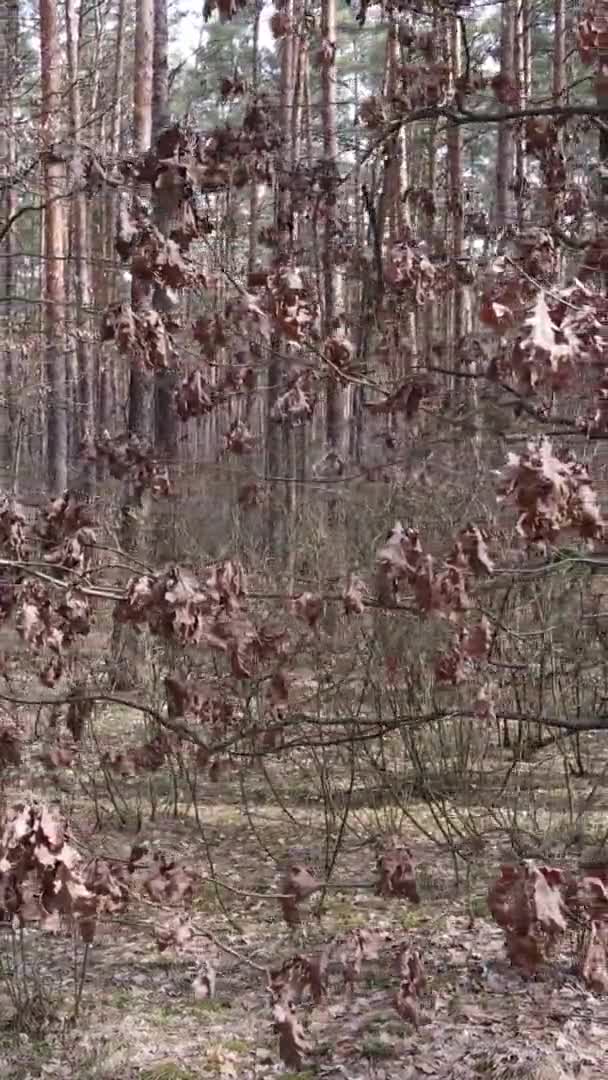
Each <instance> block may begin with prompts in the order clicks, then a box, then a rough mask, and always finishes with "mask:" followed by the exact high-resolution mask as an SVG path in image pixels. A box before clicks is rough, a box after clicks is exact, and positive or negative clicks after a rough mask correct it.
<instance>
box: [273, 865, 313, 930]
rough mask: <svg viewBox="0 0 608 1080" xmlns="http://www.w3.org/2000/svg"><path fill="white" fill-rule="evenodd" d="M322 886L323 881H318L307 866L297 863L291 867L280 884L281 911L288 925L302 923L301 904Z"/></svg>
mask: <svg viewBox="0 0 608 1080" xmlns="http://www.w3.org/2000/svg"><path fill="white" fill-rule="evenodd" d="M321 888H322V882H320V881H317V879H316V878H315V877H313V875H312V874H311V873H310V870H308V869H307V868H306V867H305V866H302V865H299V864H296V865H294V866H290V867H289V869H288V870H287V871H286V873H285V874H284V875H283V878H282V880H281V885H280V891H281V894H282V896H281V900H280V904H281V911H282V912H283V918H284V919H285V922H286V923H287V925H288V926H292V927H293V926H299V925H300V923H301V921H302V914H301V911H300V904H301V903H302V901H303V900H307V899H308V898H309V897H310V896H312V895H313V893H315V892H318V891H319V889H321Z"/></svg>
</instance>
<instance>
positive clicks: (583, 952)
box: [577, 920, 608, 994]
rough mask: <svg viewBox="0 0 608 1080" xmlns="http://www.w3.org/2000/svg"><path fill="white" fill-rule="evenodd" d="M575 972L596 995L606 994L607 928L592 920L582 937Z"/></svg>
mask: <svg viewBox="0 0 608 1080" xmlns="http://www.w3.org/2000/svg"><path fill="white" fill-rule="evenodd" d="M577 970H578V972H579V974H580V976H581V978H582V979H584V981H585V983H586V985H587V986H588V987H589V989H590V990H592V991H593V992H594V993H596V994H606V993H608V927H607V926H606V924H605V923H599V922H596V921H595V920H593V921H592V922H591V923H590V925H589V927H588V929H587V930H586V932H585V934H584V935H583V939H582V944H581V948H580V951H579V956H578V958H577Z"/></svg>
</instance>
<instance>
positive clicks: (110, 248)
mask: <svg viewBox="0 0 608 1080" xmlns="http://www.w3.org/2000/svg"><path fill="white" fill-rule="evenodd" d="M125 15H126V0H117V2H116V25H115V37H114V43H113V44H114V50H113V55H114V68H113V73H112V103H111V112H110V145H109V150H110V156H111V158H112V159H113V160H114V161H116V160H117V159H118V157H119V155H120V152H121V149H122V128H123V81H124V60H125ZM104 201H105V213H104V220H105V225H106V236H105V243H104V247H103V251H104V255H105V257H106V259H108V260H112V259H113V256H114V238H115V235H116V212H117V192H116V190H115V188H113V187H112V186H111V185H110V184H107V185H106V189H105V192H104ZM104 280H105V283H106V287H105V289H104V295H103V300H104V303H105V304H106V305H108V304H110V303H112V302H113V300H114V299H115V298H116V287H115V283H114V281H113V278H112V275H110V274H109V273H107V274H106V275H105V277H104ZM116 380H117V371H116V358H115V356H114V353H113V351H112V352H110V351H109V350H106V351H105V353H104V356H103V358H102V363H101V365H100V368H99V378H98V398H97V403H98V404H97V427H98V431H100V432H101V431H104V430H105V429H106V428H109V427H110V424H111V419H112V413H113V405H114V401H115V398H116V396H117V394H116V390H117V387H116ZM105 471H106V466H105V463H104V462H103V461H100V462H98V465H97V475H98V477H99V478H100V479H101V478H102V477H103V476H104V475H105Z"/></svg>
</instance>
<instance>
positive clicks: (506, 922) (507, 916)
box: [488, 860, 566, 975]
mask: <svg viewBox="0 0 608 1080" xmlns="http://www.w3.org/2000/svg"><path fill="white" fill-rule="evenodd" d="M564 887H565V876H564V874H563V872H562V871H561V870H558V869H556V868H554V867H548V866H537V865H536V864H535V863H534V862H532V861H531V860H530V861H525V862H523V863H522V864H521V865H520V866H503V867H502V868H501V875H500V877H499V878H498V880H497V881H495V882H494V884H493V885H492V886H491V887H490V890H489V892H488V906H489V908H490V911H491V913H492V916H493V918H494V920H495V921H496V922H497V923H498V925H499V926H501V927H503V929H504V930H505V937H506V949H507V955H508V956H509V959H510V960H511V962H512V963H513V964H514V965H515V966H517V967H519V968H520V969H521V970H522V971H523V972H524V973H525V974H526V975H533V974H534V973H535V972H536V971H537V970H538V967H539V966H540V964H541V963H543V962H544V960H546V959H547V956H548V953H549V952H550V950H551V948H552V947H553V945H554V943H555V941H556V939H557V938H558V937H559V935H560V934H562V933H563V932H564V931H565V929H566V904H565V898H564Z"/></svg>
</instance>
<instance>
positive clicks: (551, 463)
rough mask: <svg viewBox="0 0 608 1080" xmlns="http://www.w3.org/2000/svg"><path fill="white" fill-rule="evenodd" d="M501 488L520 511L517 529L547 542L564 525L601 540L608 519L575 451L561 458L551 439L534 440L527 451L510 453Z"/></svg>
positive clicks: (528, 537)
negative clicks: (557, 454) (575, 455)
mask: <svg viewBox="0 0 608 1080" xmlns="http://www.w3.org/2000/svg"><path fill="white" fill-rule="evenodd" d="M503 475H504V482H503V484H502V487H501V489H500V495H501V496H502V497H503V498H506V499H508V498H513V499H514V501H515V503H516V505H517V508H518V510H519V518H518V522H517V529H518V532H519V533H520V534H521V535H522V536H524V537H525V538H526V539H527V540H529V541H532V542H534V543H539V544H543V545H545V544H546V543H547V542H551V543H553V542H555V540H556V539H557V537H558V536H559V534H560V533H561V532H562V531H563V530H565V529H576V530H577V531H578V532H579V533H580V535H581V536H582V537H583V538H584V539H589V540H591V539H601V538H602V537H603V536H604V533H605V523H604V520H603V517H602V513H601V510H600V507H599V504H598V501H597V496H596V493H595V491H594V490H593V487H592V485H591V479H590V476H589V473H588V471H587V469H586V467H585V466H583V465H581V464H580V463H579V462H577V461H576V459H575V458H574V457H573V455H572V454H570V455H569V456H568V457H567V458H565V459H563V460H562V459H561V458H558V457H556V456H555V454H554V453H553V447H552V445H551V442H550V441H549V440H548V439H541V440H540V441H539V442H538V443H532V442H531V443H529V444H528V447H527V449H526V450H525V451H524V452H523V453H522V454H514V453H509V455H508V460H507V465H506V467H505V470H504V474H503Z"/></svg>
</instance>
